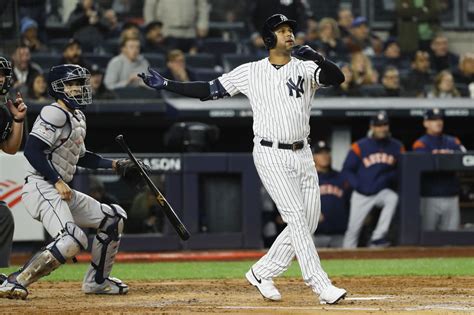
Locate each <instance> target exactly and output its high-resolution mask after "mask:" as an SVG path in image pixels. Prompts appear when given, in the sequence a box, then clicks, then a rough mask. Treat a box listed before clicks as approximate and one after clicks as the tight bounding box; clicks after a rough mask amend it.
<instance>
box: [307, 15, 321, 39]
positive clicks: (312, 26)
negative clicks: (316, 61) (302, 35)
mask: <svg viewBox="0 0 474 315" xmlns="http://www.w3.org/2000/svg"><path fill="white" fill-rule="evenodd" d="M318 29H319V26H318V21H316V19H315V18H314V17H310V18H308V20H307V21H306V43H311V42H314V41H316V40H317V39H318V37H319V34H318Z"/></svg>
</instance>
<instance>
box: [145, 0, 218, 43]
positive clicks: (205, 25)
mask: <svg viewBox="0 0 474 315" xmlns="http://www.w3.org/2000/svg"><path fill="white" fill-rule="evenodd" d="M143 16H144V17H145V23H146V24H149V23H151V22H153V21H161V22H162V23H163V36H164V37H165V38H166V45H167V46H168V47H170V49H173V48H175V49H180V50H182V51H184V52H195V51H196V50H197V42H196V38H204V37H206V36H207V34H208V32H209V3H208V1H207V0H196V1H189V0H145V4H144V6H143Z"/></svg>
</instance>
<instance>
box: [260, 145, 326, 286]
mask: <svg viewBox="0 0 474 315" xmlns="http://www.w3.org/2000/svg"><path fill="white" fill-rule="evenodd" d="M254 143H255V144H254V149H253V158H254V163H255V166H256V168H257V172H258V174H259V176H260V179H261V180H262V183H263V185H264V187H265V189H266V190H267V191H268V193H269V195H270V197H272V199H273V201H274V202H275V204H276V206H277V208H278V211H279V212H280V215H281V217H282V219H283V221H284V222H285V223H286V224H287V227H286V228H285V229H284V230H283V231H282V232H281V234H280V235H279V236H278V237H277V239H276V240H275V242H274V243H273V245H272V246H271V248H270V249H269V251H268V252H267V254H266V255H265V256H263V257H262V258H261V259H260V260H259V261H258V262H257V263H256V264H255V265H254V266H253V267H252V268H253V271H254V273H255V274H256V275H257V276H259V277H262V278H264V279H271V278H274V277H277V276H279V275H281V274H282V273H283V272H285V271H286V270H287V269H288V267H289V266H290V264H291V262H292V260H293V258H294V257H295V255H296V258H297V260H298V263H299V265H300V268H301V272H302V275H303V279H304V281H305V283H306V284H307V285H308V286H310V287H311V288H312V290H313V291H314V292H315V293H317V294H320V293H321V292H322V290H323V289H325V288H326V287H327V286H329V285H331V281H330V280H329V278H328V276H327V274H326V272H324V270H323V269H322V267H321V262H320V260H319V256H318V253H317V251H316V247H315V245H314V242H313V239H312V234H313V233H314V231H315V230H316V227H317V225H318V219H319V214H320V212H321V203H320V198H319V184H318V175H317V173H316V168H315V166H314V161H313V155H312V154H311V150H310V148H309V145H305V148H303V149H302V150H298V151H291V150H282V149H278V148H275V144H274V147H272V148H271V147H265V146H262V145H260V143H259V138H255V140H254Z"/></svg>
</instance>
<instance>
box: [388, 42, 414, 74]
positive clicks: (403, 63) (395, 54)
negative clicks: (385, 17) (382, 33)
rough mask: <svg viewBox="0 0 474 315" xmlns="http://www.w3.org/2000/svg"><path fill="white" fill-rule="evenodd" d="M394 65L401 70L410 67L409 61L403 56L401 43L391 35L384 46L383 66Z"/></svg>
mask: <svg viewBox="0 0 474 315" xmlns="http://www.w3.org/2000/svg"><path fill="white" fill-rule="evenodd" d="M387 66H393V67H395V68H397V69H399V70H403V69H408V67H409V62H408V60H407V59H406V58H405V57H404V56H402V54H401V50H400V45H399V44H398V42H397V40H396V38H394V37H389V38H388V39H387V40H386V41H385V43H384V48H383V67H384V68H385V67H387Z"/></svg>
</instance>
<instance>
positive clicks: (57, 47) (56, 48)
mask: <svg viewBox="0 0 474 315" xmlns="http://www.w3.org/2000/svg"><path fill="white" fill-rule="evenodd" d="M69 40H70V38H69V37H68V38H55V39H51V40H49V41H48V48H49V50H51V52H53V53H58V54H62V52H63V50H64V46H66V44H67V43H68V42H69Z"/></svg>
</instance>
